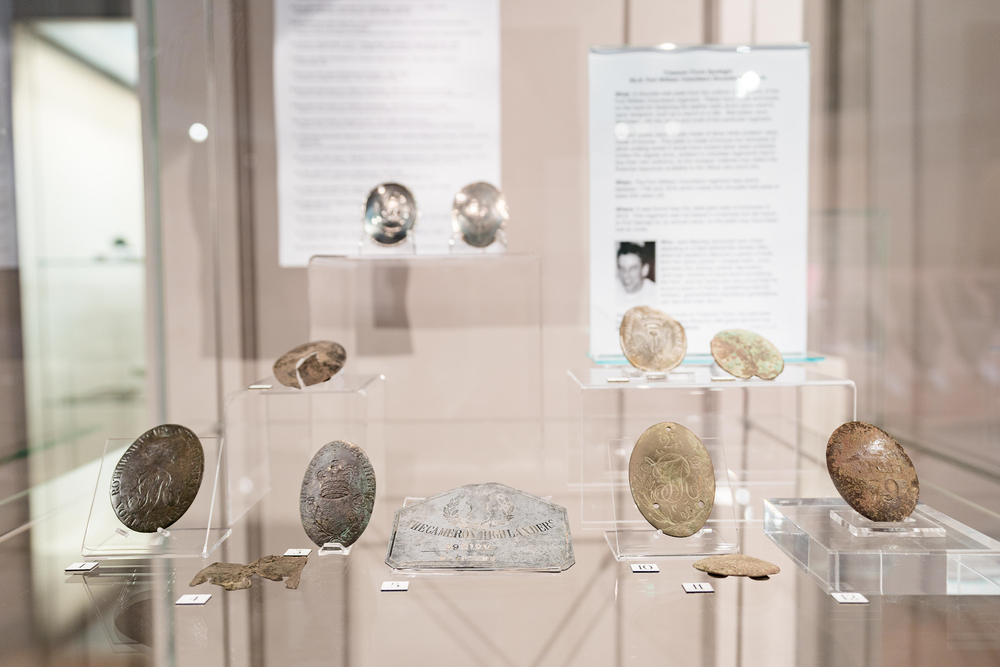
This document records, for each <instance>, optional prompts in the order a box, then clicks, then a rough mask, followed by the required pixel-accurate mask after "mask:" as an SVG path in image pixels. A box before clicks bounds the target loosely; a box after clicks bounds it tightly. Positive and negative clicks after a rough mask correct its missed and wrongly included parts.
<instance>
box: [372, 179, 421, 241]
mask: <svg viewBox="0 0 1000 667" xmlns="http://www.w3.org/2000/svg"><path fill="white" fill-rule="evenodd" d="M363 223H364V228H365V233H366V234H368V236H369V237H371V239H372V240H373V241H375V243H378V244H379V245H396V244H398V243H402V242H403V241H404V240H406V237H407V236H408V235H409V233H410V231H411V230H412V229H413V226H414V225H415V224H417V202H416V200H415V199H414V198H413V193H412V192H410V191H409V190H408V189H407V188H406V187H404V186H402V185H400V184H399V183H382V184H381V185H377V186H375V188H374V189H373V190H372V191H371V192H369V193H368V198H367V199H366V200H365V211H364V220H363Z"/></svg>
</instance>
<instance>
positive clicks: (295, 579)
mask: <svg viewBox="0 0 1000 667" xmlns="http://www.w3.org/2000/svg"><path fill="white" fill-rule="evenodd" d="M307 560H309V559H308V557H306V556H264V557H263V558H258V559H257V560H255V561H254V562H252V563H250V564H249V565H240V564H239V563H212V564H211V565H209V566H208V567H206V568H204V569H202V570H201V572H199V573H198V574H196V575H195V577H194V579H192V580H191V584H190V585H191V586H197V585H198V584H204V583H206V582H207V583H210V584H215V585H216V586H222V587H223V588H224V589H226V590H227V591H238V590H242V589H244V588H250V585H251V584H252V581H251V580H250V577H251V576H253V575H255V574H257V575H260V576H262V577H264V578H265V579H270V580H271V581H281V580H282V578H284V577H288V579H287V580H285V588H291V589H296V588H298V587H299V580H300V578H301V577H302V569H303V568H304V567H305V566H306V561H307Z"/></svg>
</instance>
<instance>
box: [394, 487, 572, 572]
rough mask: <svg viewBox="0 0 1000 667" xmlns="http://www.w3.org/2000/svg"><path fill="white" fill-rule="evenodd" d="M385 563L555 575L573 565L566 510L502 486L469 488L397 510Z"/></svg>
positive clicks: (398, 566)
mask: <svg viewBox="0 0 1000 667" xmlns="http://www.w3.org/2000/svg"><path fill="white" fill-rule="evenodd" d="M385 562H386V565H388V566H389V567H392V568H395V569H407V570H535V571H547V572H560V571H562V570H566V569H569V568H570V567H571V566H572V565H573V563H575V562H576V560H575V558H574V556H573V538H572V537H571V535H570V531H569V519H568V515H567V512H566V508H565V507H561V506H559V505H556V504H554V503H550V502H548V501H547V500H542V499H541V498H538V497H536V496H533V495H530V494H528V493H525V492H524V491H518V490H517V489H514V488H511V487H509V486H506V485H504V484H496V483H489V484H469V485H466V486H462V487H459V488H457V489H452V490H451V491H447V492H445V493H442V494H439V495H437V496H434V497H433V498H428V499H426V500H422V501H420V502H418V503H415V504H413V505H409V506H407V507H403V508H402V509H398V510H396V518H395V521H394V522H393V526H392V537H391V538H389V548H388V550H387V552H386V555H385Z"/></svg>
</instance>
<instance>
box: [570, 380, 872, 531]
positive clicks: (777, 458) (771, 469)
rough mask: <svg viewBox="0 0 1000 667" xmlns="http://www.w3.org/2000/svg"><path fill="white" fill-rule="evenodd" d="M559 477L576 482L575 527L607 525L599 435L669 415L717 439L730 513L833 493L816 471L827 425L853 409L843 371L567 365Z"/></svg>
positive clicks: (626, 431) (626, 435)
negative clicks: (739, 374)
mask: <svg viewBox="0 0 1000 667" xmlns="http://www.w3.org/2000/svg"><path fill="white" fill-rule="evenodd" d="M568 380H569V382H568V385H569V397H568V398H569V407H570V423H569V426H570V446H569V456H568V475H569V483H570V485H571V486H573V487H579V489H580V497H581V512H580V519H581V521H582V523H583V525H584V527H585V528H588V529H601V530H607V529H611V528H613V527H614V524H615V521H616V517H615V511H614V506H613V505H612V504H611V503H610V502H609V498H610V497H611V496H610V494H609V493H608V490H607V489H608V485H609V484H610V480H608V479H607V474H608V452H607V443H608V442H609V441H613V440H621V439H625V440H629V441H632V442H634V441H635V440H636V439H638V437H639V436H640V435H642V433H643V431H645V430H646V429H647V428H649V427H650V426H652V425H653V424H656V423H659V422H664V421H672V422H677V423H679V424H682V425H684V426H686V427H688V428H689V429H691V430H692V431H694V432H695V433H696V434H698V436H699V437H700V438H702V440H703V441H705V440H706V439H710V438H717V439H719V441H720V442H722V443H725V448H726V452H725V454H726V459H727V460H728V465H729V470H730V471H731V478H730V482H731V483H732V487H733V494H734V496H733V506H734V508H735V510H736V512H737V518H738V519H748V520H752V519H758V520H759V519H760V512H761V506H762V502H763V500H764V498H767V497H773V496H778V495H786V496H809V495H811V496H818V495H835V494H836V490H835V489H834V488H833V485H832V482H830V478H829V474H828V473H827V471H826V459H825V451H826V443H827V440H828V439H829V437H830V433H832V432H833V430H834V429H835V428H836V427H838V426H840V425H841V424H842V423H844V422H847V421H851V420H852V419H854V415H855V389H854V383H853V382H852V381H850V380H843V379H837V378H831V377H828V376H826V375H823V374H822V373H819V372H817V371H815V370H813V368H812V366H811V365H810V364H786V366H785V371H784V372H783V373H782V374H781V375H779V376H778V378H777V379H775V380H771V381H764V380H760V379H757V378H754V379H751V380H738V379H734V378H733V377H732V376H731V375H728V374H726V373H724V372H723V371H721V369H718V368H717V367H715V366H712V365H708V364H702V365H697V364H686V363H685V364H682V365H681V366H679V367H678V368H676V369H674V370H673V371H671V372H670V373H644V372H642V371H639V370H637V369H634V368H632V367H631V366H630V367H621V366H617V367H601V368H590V369H585V370H580V371H569V373H568Z"/></svg>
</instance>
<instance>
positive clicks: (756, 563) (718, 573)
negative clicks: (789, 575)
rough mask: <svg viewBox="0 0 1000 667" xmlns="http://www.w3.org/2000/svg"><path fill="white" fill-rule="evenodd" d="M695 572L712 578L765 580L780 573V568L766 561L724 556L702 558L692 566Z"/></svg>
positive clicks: (746, 557) (731, 555) (741, 556)
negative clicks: (700, 572)
mask: <svg viewBox="0 0 1000 667" xmlns="http://www.w3.org/2000/svg"><path fill="white" fill-rule="evenodd" d="M694 567H695V569H696V570H701V571H702V572H707V573H708V574H710V575H712V576H714V577H750V578H751V579H767V578H768V577H769V576H771V575H772V574H778V573H779V572H781V568H780V567H778V566H777V565H775V564H774V563H768V562H767V561H766V560H761V559H760V558H754V557H753V556H745V555H743V554H724V555H721V556H709V557H708V558H702V559H701V560H700V561H698V562H696V563H695V564H694Z"/></svg>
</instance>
